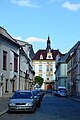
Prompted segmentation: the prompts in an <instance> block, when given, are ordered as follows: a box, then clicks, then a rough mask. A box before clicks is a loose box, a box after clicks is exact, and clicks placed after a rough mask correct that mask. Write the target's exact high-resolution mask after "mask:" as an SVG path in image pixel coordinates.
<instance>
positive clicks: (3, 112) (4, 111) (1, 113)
mask: <svg viewBox="0 0 80 120" xmlns="http://www.w3.org/2000/svg"><path fill="white" fill-rule="evenodd" d="M7 111H8V108H7V109H5V110H3V111H1V112H0V116H1V115H3V114H5V113H6V112H7Z"/></svg>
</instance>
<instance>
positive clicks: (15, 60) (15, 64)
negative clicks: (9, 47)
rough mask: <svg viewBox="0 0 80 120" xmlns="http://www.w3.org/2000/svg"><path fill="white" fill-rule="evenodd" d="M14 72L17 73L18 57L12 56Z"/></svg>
mask: <svg viewBox="0 0 80 120" xmlns="http://www.w3.org/2000/svg"><path fill="white" fill-rule="evenodd" d="M14 71H15V72H17V71H18V55H17V54H14Z"/></svg>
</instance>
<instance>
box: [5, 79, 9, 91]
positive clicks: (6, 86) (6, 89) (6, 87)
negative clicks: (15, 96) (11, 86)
mask: <svg viewBox="0 0 80 120" xmlns="http://www.w3.org/2000/svg"><path fill="white" fill-rule="evenodd" d="M5 92H8V79H6V85H5Z"/></svg>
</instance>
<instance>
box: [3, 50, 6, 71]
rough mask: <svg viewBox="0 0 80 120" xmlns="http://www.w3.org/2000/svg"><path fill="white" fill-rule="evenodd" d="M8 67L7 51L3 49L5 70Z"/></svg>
mask: <svg viewBox="0 0 80 120" xmlns="http://www.w3.org/2000/svg"><path fill="white" fill-rule="evenodd" d="M6 69H7V52H6V51H3V70H6Z"/></svg>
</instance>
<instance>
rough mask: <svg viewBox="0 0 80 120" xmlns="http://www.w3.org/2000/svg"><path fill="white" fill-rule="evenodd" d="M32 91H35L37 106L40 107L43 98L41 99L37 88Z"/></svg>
mask: <svg viewBox="0 0 80 120" xmlns="http://www.w3.org/2000/svg"><path fill="white" fill-rule="evenodd" d="M32 92H33V95H34V98H35V100H36V106H37V107H40V104H41V100H40V96H39V94H38V92H37V91H36V90H35V89H34V90H32Z"/></svg>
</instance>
